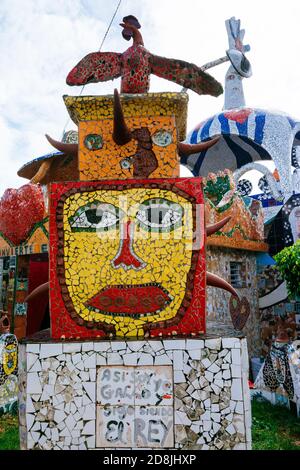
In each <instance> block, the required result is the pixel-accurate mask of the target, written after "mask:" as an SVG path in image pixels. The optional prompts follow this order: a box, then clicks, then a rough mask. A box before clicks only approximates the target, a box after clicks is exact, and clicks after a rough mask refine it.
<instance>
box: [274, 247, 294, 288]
mask: <svg viewBox="0 0 300 470" xmlns="http://www.w3.org/2000/svg"><path fill="white" fill-rule="evenodd" d="M274 259H275V261H276V263H277V268H278V270H279V271H280V274H281V275H282V277H283V279H284V280H285V281H286V283H287V289H288V293H289V295H290V296H291V297H296V296H300V240H297V241H296V243H295V244H294V245H292V246H288V247H286V248H284V249H283V250H282V251H280V253H277V255H275V256H274Z"/></svg>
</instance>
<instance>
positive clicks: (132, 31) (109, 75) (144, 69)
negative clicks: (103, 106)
mask: <svg viewBox="0 0 300 470" xmlns="http://www.w3.org/2000/svg"><path fill="white" fill-rule="evenodd" d="M120 26H122V28H123V31H122V35H123V37H124V39H126V40H127V41H129V40H130V39H131V38H132V39H133V45H132V46H131V47H130V48H129V49H127V50H126V51H125V52H123V54H118V53H114V52H93V53H91V54H88V55H87V56H86V57H84V58H83V59H82V60H81V61H80V62H79V63H78V64H77V65H76V66H75V67H74V68H73V69H72V70H71V71H70V73H69V74H68V76H67V84H68V85H71V86H73V85H77V86H78V85H86V84H87V83H93V82H104V81H107V80H113V79H114V78H118V77H121V93H147V92H148V91H149V86H150V80H149V76H150V74H151V73H153V74H155V75H157V76H158V77H161V78H165V79H167V80H170V81H172V82H176V83H178V84H179V85H182V86H184V87H186V88H190V89H191V90H193V91H195V92H196V93H198V94H209V95H213V96H218V95H220V94H221V93H222V91H223V89H222V86H221V85H220V84H219V83H218V82H217V81H216V80H215V79H214V78H213V77H211V76H210V75H208V74H207V73H206V72H204V71H203V70H202V69H201V68H200V67H197V66H196V65H194V64H190V63H188V62H184V61H181V60H177V59H166V58H165V57H159V56H156V55H153V54H151V53H150V52H149V51H148V50H147V49H145V47H144V41H143V38H142V35H141V33H140V31H139V29H140V28H141V26H140V24H139V22H138V20H137V19H136V18H135V17H134V16H132V15H129V16H125V17H124V18H123V23H121V24H120Z"/></svg>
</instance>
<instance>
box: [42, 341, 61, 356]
mask: <svg viewBox="0 0 300 470" xmlns="http://www.w3.org/2000/svg"><path fill="white" fill-rule="evenodd" d="M59 354H62V344H61V343H43V344H41V349H40V359H43V358H46V357H51V356H58V355H59Z"/></svg>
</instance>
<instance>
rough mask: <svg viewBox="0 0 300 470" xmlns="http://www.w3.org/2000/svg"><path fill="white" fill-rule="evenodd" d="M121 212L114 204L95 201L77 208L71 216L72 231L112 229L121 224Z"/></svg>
mask: <svg viewBox="0 0 300 470" xmlns="http://www.w3.org/2000/svg"><path fill="white" fill-rule="evenodd" d="M120 213H121V211H120V209H118V208H117V207H115V206H114V205H113V204H106V203H104V202H97V201H95V202H93V203H92V204H88V205H86V206H82V207H80V208H79V209H77V211H76V212H75V214H74V215H73V216H72V217H70V218H69V224H70V227H71V230H72V232H97V231H106V230H111V229H113V228H115V227H117V226H118V225H119V221H120Z"/></svg>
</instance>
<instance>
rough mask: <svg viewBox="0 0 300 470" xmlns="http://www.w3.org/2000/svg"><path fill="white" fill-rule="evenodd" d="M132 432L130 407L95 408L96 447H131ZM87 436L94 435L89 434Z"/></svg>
mask: <svg viewBox="0 0 300 470" xmlns="http://www.w3.org/2000/svg"><path fill="white" fill-rule="evenodd" d="M92 423H94V421H92ZM134 431H135V429H134V408H133V407H132V406H129V407H128V406H109V405H108V406H106V407H105V408H104V407H103V406H97V420H96V445H97V447H101V448H110V447H114V448H119V447H133V445H134ZM89 434H94V433H93V432H90V433H89Z"/></svg>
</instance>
